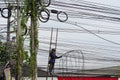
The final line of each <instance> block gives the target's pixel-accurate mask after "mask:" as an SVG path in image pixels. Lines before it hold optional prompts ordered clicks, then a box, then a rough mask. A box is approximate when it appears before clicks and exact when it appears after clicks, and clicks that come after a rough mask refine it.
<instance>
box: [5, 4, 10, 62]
mask: <svg viewBox="0 0 120 80" xmlns="http://www.w3.org/2000/svg"><path fill="white" fill-rule="evenodd" d="M8 9H10V4H9V5H8ZM9 14H10V11H9V10H8V15H9ZM6 42H7V45H6V48H7V49H6V50H7V59H8V61H9V60H10V51H9V49H10V17H8V18H7V40H6Z"/></svg>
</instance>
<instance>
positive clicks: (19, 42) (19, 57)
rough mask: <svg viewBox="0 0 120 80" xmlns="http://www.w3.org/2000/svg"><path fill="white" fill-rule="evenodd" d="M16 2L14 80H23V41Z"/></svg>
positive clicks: (18, 7)
mask: <svg viewBox="0 0 120 80" xmlns="http://www.w3.org/2000/svg"><path fill="white" fill-rule="evenodd" d="M16 1H17V36H16V37H17V40H16V42H17V61H16V65H17V69H16V79H17V80H23V79H22V65H23V62H22V50H21V49H22V47H23V46H21V45H22V44H23V42H22V41H23V40H22V36H21V24H20V23H21V16H20V0H16Z"/></svg>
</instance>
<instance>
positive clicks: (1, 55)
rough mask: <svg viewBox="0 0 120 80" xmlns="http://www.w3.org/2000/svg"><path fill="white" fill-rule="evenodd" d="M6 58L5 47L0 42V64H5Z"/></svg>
mask: <svg viewBox="0 0 120 80" xmlns="http://www.w3.org/2000/svg"><path fill="white" fill-rule="evenodd" d="M6 57H7V52H6V45H5V43H3V42H0V63H5V62H6Z"/></svg>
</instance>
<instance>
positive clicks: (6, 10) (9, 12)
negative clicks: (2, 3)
mask: <svg viewBox="0 0 120 80" xmlns="http://www.w3.org/2000/svg"><path fill="white" fill-rule="evenodd" d="M11 9H12V8H11V7H9V8H0V11H1V16H2V17H3V18H10V17H11V15H12V12H11ZM6 12H7V13H6Z"/></svg>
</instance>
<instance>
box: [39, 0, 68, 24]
mask: <svg viewBox="0 0 120 80" xmlns="http://www.w3.org/2000/svg"><path fill="white" fill-rule="evenodd" d="M39 4H40V5H41V6H44V7H48V6H49V5H50V4H51V0H47V2H45V1H44V0H43V1H41V0H40V1H39ZM50 12H51V13H53V14H56V15H57V19H58V20H59V21H60V22H65V21H67V20H68V15H67V13H66V12H63V11H57V10H48V9H47V8H43V9H40V10H39V16H38V17H39V20H40V21H41V22H43V23H45V22H47V21H48V20H49V18H50ZM61 15H64V16H65V19H61V17H60V16H61Z"/></svg>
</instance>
